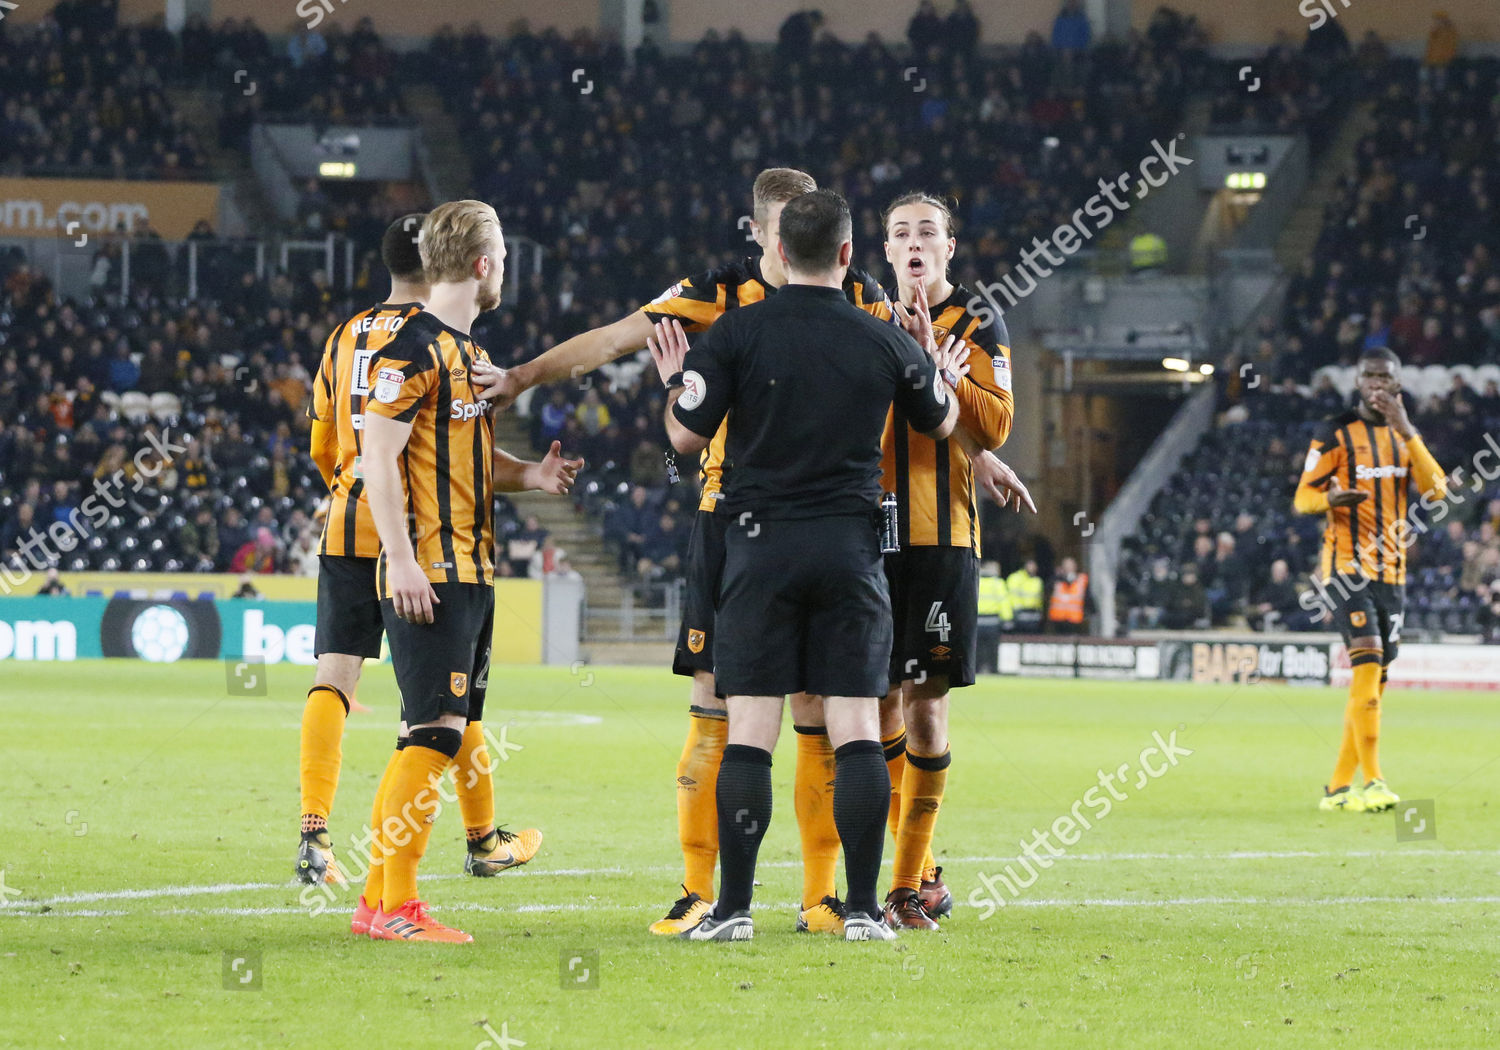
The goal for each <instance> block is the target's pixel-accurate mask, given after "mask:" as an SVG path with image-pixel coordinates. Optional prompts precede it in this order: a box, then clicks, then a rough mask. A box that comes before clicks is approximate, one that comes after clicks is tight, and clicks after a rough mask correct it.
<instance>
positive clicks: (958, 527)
mask: <svg viewBox="0 0 1500 1050" xmlns="http://www.w3.org/2000/svg"><path fill="white" fill-rule="evenodd" d="M980 302H982V300H981V299H979V297H978V296H976V295H974V293H972V292H970V291H969V290H968V289H966V288H964V287H963V286H962V285H960V286H957V287H955V288H954V289H953V292H952V294H950V295H949V296H948V298H947V299H945V300H943V301H942V302H940V303H935V304H933V305H932V306H931V307H929V312H930V313H931V315H932V334H933V336H934V338H935V339H936V340H937V342H938V345H939V346H941V345H942V343H943V340H944V339H946V338H947V337H948V336H949V335H950V334H952V335H957V336H958V337H959V338H960V339H962V340H963V341H964V342H965V343H967V344H968V346H969V358H968V363H969V374H968V375H966V376H965V377H964V378H962V379H960V380H959V382H958V391H957V394H958V408H959V414H958V423H959V426H962V427H964V428H965V429H967V430H968V432H969V433H970V434H972V435H973V436H974V437H975V438H977V439H978V441H979V443H980V444H981V445H983V446H984V447H985V448H987V449H995V448H999V447H1000V446H1001V445H1003V444H1004V443H1005V439H1006V438H1007V437H1009V436H1010V427H1011V421H1012V419H1013V418H1014V415H1015V399H1014V397H1013V396H1012V393H1011V372H1010V336H1009V334H1008V333H1007V332H1006V329H1005V322H1004V321H1003V320H1002V319H1000V317H998V316H995V318H994V320H993V321H990V322H988V323H984V322H986V321H987V317H986V314H990V313H992V311H988V310H985V311H981V310H978V309H973V310H971V309H970V306H971V304H974V303H980ZM880 445H881V449H882V450H883V457H882V461H881V474H882V477H881V487H882V488H884V489H885V491H887V492H894V493H895V494H896V504H897V507H898V508H899V515H898V519H897V520H898V521H899V523H900V524H899V527H900V534H901V536H900V538H901V546H902V547H903V548H905V547H969V548H971V549H973V550H974V551H976V552H977V551H978V550H979V494H978V493H977V492H976V491H975V486H974V467H973V464H972V463H970V461H969V457H968V455H966V454H965V453H964V450H963V448H962V447H960V445H959V443H958V442H957V441H954V440H953V439H952V438H944V439H943V440H941V441H933V440H932V439H931V438H929V437H924V436H922V435H921V434H919V433H917V432H916V431H915V430H913V429H912V428H911V427H910V426H908V425H907V422H906V419H905V417H903V416H901V414H900V410H899V409H898V408H897V407H896V406H895V405H892V406H891V412H890V415H888V416H887V417H886V421H885V436H884V437H883V438H882V439H881V442H880Z"/></svg>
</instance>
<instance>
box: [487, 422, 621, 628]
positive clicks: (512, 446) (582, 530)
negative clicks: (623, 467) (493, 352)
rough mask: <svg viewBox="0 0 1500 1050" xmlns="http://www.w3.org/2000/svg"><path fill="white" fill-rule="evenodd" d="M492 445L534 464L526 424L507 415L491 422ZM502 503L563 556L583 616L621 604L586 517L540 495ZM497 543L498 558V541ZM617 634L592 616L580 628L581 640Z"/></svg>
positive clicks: (614, 576) (612, 560) (616, 580)
mask: <svg viewBox="0 0 1500 1050" xmlns="http://www.w3.org/2000/svg"><path fill="white" fill-rule="evenodd" d="M495 444H496V445H497V446H499V447H500V448H503V449H505V450H506V451H507V452H509V453H510V454H511V455H513V456H517V457H519V458H521V459H534V458H536V453H535V452H533V451H532V449H531V442H530V439H529V437H528V434H527V427H526V424H525V421H524V420H522V419H521V417H519V416H517V415H515V414H514V413H512V412H502V413H500V414H499V415H497V416H496V417H495ZM507 498H508V499H509V500H510V501H511V503H513V504H514V505H515V508H516V513H517V514H518V515H519V516H520V517H521V519H522V520H525V518H526V516H527V515H535V516H536V519H537V521H538V522H539V523H540V524H541V526H542V528H544V529H546V530H547V532H548V534H549V536H550V538H551V540H552V543H553V545H554V546H557V547H559V548H561V549H562V550H563V551H564V552H565V553H566V554H567V557H568V561H569V562H570V563H571V564H572V566H573V568H575V569H577V570H578V573H579V575H581V576H582V577H583V582H584V587H585V589H586V593H587V595H588V597H587V603H588V604H587V609H586V610H585V611H586V612H592V611H593V610H596V609H618V608H620V607H621V606H622V605H623V604H624V602H625V587H624V586H623V584H622V583H621V580H620V574H619V572H618V562H617V560H616V557H615V555H614V554H613V553H612V552H611V551H610V550H609V549H608V548H606V547H605V546H604V540H603V537H602V536H601V535H600V529H599V526H598V524H597V523H595V522H593V521H591V520H589V519H588V518H587V517H585V516H584V515H583V514H582V513H581V512H580V511H579V510H578V509H577V506H576V505H575V504H574V502H573V501H572V500H571V499H562V498H559V497H557V496H551V495H547V494H545V493H541V492H517V493H512V494H511V495H509V496H508V497H507ZM499 542H500V543H501V544H502V551H501V553H502V554H503V553H504V550H503V544H504V539H503V537H502V538H499ZM606 628H607V630H606ZM616 631H617V627H616V626H615V621H614V619H612V618H609V619H607V622H606V621H601V620H599V619H598V618H596V617H593V616H591V617H590V622H589V623H588V624H586V627H585V637H598V636H599V634H600V633H601V632H603V633H615V632H616Z"/></svg>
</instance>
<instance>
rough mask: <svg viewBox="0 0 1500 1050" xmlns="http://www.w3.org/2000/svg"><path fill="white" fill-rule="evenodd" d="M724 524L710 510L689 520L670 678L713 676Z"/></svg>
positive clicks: (723, 518)
mask: <svg viewBox="0 0 1500 1050" xmlns="http://www.w3.org/2000/svg"><path fill="white" fill-rule="evenodd" d="M728 520H729V515H727V514H716V513H715V512H713V511H711V510H700V511H699V512H698V513H697V514H695V515H694V516H693V534H692V535H691V536H690V537H689V538H688V553H687V581H686V582H687V588H686V593H685V594H684V595H683V599H682V627H681V629H680V630H679V631H678V632H677V652H676V653H675V654H673V656H672V673H673V674H683V675H688V676H689V677H691V676H692V675H693V674H694V673H696V672H698V671H708V672H709V673H710V674H712V673H713V669H714V613H715V609H716V607H717V605H718V604H719V581H720V580H721V579H723V576H724V523H725V522H726V521H728Z"/></svg>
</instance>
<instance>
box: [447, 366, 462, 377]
mask: <svg viewBox="0 0 1500 1050" xmlns="http://www.w3.org/2000/svg"><path fill="white" fill-rule="evenodd" d="M448 374H449V375H450V376H452V377H453V378H454V379H462V378H463V377H464V370H463V369H462V368H455V369H452V370H451V371H449V373H448Z"/></svg>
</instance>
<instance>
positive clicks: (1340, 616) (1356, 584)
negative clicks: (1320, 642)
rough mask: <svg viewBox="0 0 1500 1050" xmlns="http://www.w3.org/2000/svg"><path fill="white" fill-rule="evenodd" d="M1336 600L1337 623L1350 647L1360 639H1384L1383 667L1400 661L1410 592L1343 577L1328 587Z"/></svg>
mask: <svg viewBox="0 0 1500 1050" xmlns="http://www.w3.org/2000/svg"><path fill="white" fill-rule="evenodd" d="M1324 586H1325V587H1326V588H1327V590H1328V596H1329V597H1330V598H1332V599H1333V622H1334V623H1336V624H1337V625H1338V629H1339V633H1340V634H1342V635H1343V636H1344V645H1345V646H1350V645H1351V643H1352V642H1353V641H1354V639H1356V638H1368V637H1370V636H1371V635H1374V636H1375V637H1377V638H1379V639H1380V644H1381V647H1382V649H1383V650H1384V656H1383V657H1382V658H1381V661H1380V662H1381V663H1382V664H1388V663H1390V662H1391V661H1392V660H1394V659H1395V658H1396V649H1397V647H1398V646H1399V645H1400V644H1401V624H1402V621H1403V620H1404V619H1405V617H1406V588H1405V587H1403V586H1401V585H1400V584H1398V583H1380V582H1378V581H1373V580H1366V579H1363V578H1362V577H1359V576H1347V575H1344V574H1342V573H1341V574H1339V575H1336V576H1334V577H1333V579H1331V580H1329V581H1328V583H1326V584H1324Z"/></svg>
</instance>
